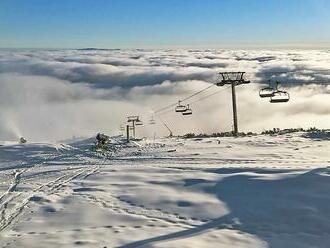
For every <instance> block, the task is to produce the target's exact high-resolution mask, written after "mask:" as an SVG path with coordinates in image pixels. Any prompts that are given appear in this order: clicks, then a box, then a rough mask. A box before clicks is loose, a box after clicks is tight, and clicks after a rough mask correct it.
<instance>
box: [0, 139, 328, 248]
mask: <svg viewBox="0 0 330 248" xmlns="http://www.w3.org/2000/svg"><path fill="white" fill-rule="evenodd" d="M329 148H330V143H329V140H328V139H327V137H325V136H322V135H315V134H307V133H296V134H286V135H277V136H268V135H267V136H264V135H258V136H253V137H239V138H233V137H227V138H198V139H179V138H171V139H169V138H167V139H158V140H144V141H140V142H131V143H129V144H126V143H125V142H124V140H122V139H121V138H120V137H113V138H112V140H111V143H110V144H109V150H108V151H107V152H104V151H95V150H94V148H93V139H87V140H80V141H75V142H70V143H68V144H45V143H42V144H37V143H30V144H24V145H18V144H14V143H11V142H2V143H1V144H0V179H1V181H0V246H1V247H75V246H77V247H180V248H181V247H268V246H269V247H328V245H329V243H330V194H329V192H330V168H328V166H329V165H330V156H329V152H328V151H329Z"/></svg>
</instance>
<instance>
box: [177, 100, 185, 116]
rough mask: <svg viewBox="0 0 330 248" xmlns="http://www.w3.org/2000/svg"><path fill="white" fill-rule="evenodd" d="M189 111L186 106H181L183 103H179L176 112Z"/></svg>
mask: <svg viewBox="0 0 330 248" xmlns="http://www.w3.org/2000/svg"><path fill="white" fill-rule="evenodd" d="M186 110H187V107H186V106H185V105H182V104H181V101H179V103H178V106H176V107H175V112H178V113H183V112H185V111H186Z"/></svg>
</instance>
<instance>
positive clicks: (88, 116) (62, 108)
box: [0, 49, 330, 141]
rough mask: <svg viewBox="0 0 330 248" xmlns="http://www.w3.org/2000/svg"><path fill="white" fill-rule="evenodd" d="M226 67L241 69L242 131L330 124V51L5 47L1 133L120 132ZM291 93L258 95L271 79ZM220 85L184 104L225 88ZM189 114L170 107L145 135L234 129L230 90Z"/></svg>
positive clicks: (0, 56)
mask: <svg viewBox="0 0 330 248" xmlns="http://www.w3.org/2000/svg"><path fill="white" fill-rule="evenodd" d="M222 71H245V72H246V76H245V77H246V79H247V80H251V84H248V85H241V86H238V87H237V100H238V112H239V127H240V130H241V131H262V130H263V129H270V128H273V127H279V128H287V127H311V126H316V127H319V128H329V124H330V99H329V93H330V86H329V85H327V84H329V83H330V50H220V49H219V50H146V49H144V50H140V49H134V50H116V49H114V50H99V49H76V50H27V49H25V50H13V49H11V50H0V140H13V139H17V138H18V137H20V136H25V137H26V138H28V139H29V140H36V141H47V140H48V141H50V140H60V139H66V138H71V137H73V136H79V137H80V136H91V135H94V134H95V133H96V132H98V131H102V132H106V133H109V134H118V133H119V126H120V125H121V124H123V123H125V121H126V117H127V116H128V115H131V114H138V115H140V116H141V119H142V120H143V121H144V122H145V124H147V123H148V120H149V118H150V116H151V113H152V111H155V110H157V109H160V108H162V107H164V106H167V105H169V104H172V103H175V102H177V101H178V100H179V99H182V98H184V97H185V96H188V95H191V94H193V93H194V92H196V91H199V90H201V89H203V88H205V87H207V86H208V85H210V84H212V83H215V82H217V80H218V73H219V72H222ZM270 79H271V80H273V81H275V80H279V81H280V82H281V83H282V85H281V87H282V89H285V90H287V91H289V92H290V95H291V100H290V102H289V103H286V104H271V103H269V102H268V100H267V99H260V98H259V96H258V93H259V89H260V88H261V87H263V86H264V85H265V84H267V82H268V80H270ZM220 89H221V88H219V87H217V86H214V87H212V88H210V89H209V90H207V91H206V92H203V93H202V94H201V95H199V96H196V97H195V98H192V99H189V100H188V101H187V102H186V103H189V102H194V101H196V100H198V99H199V98H203V97H204V96H206V95H209V94H212V93H213V92H216V91H219V90H220ZM191 107H192V109H193V112H194V113H193V115H192V116H189V117H183V116H182V115H179V114H177V113H175V112H174V110H173V109H169V111H164V112H163V113H162V114H161V115H159V116H155V119H156V121H157V124H156V125H154V126H150V125H145V126H143V127H141V128H139V130H138V133H139V135H140V136H149V137H153V136H154V135H156V136H162V135H165V134H168V132H167V130H166V128H165V127H164V125H163V124H162V123H161V121H163V122H165V123H166V124H167V125H168V126H169V127H170V128H171V129H172V131H173V133H174V134H185V133H188V132H196V133H212V132H219V131H229V130H231V129H232V110H231V93H230V89H229V88H228V89H227V88H226V87H223V90H222V91H221V92H220V93H218V94H216V95H214V96H212V97H209V98H205V99H204V100H203V101H199V102H196V103H192V104H191Z"/></svg>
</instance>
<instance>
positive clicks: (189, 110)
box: [182, 104, 192, 115]
mask: <svg viewBox="0 0 330 248" xmlns="http://www.w3.org/2000/svg"><path fill="white" fill-rule="evenodd" d="M182 115H192V109H191V108H190V107H189V104H188V105H187V107H186V110H185V111H184V112H182Z"/></svg>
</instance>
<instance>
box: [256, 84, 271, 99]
mask: <svg viewBox="0 0 330 248" xmlns="http://www.w3.org/2000/svg"><path fill="white" fill-rule="evenodd" d="M259 96H260V97H261V98H265V97H272V96H274V88H273V87H270V86H269V87H266V88H262V89H261V90H260V91H259Z"/></svg>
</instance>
